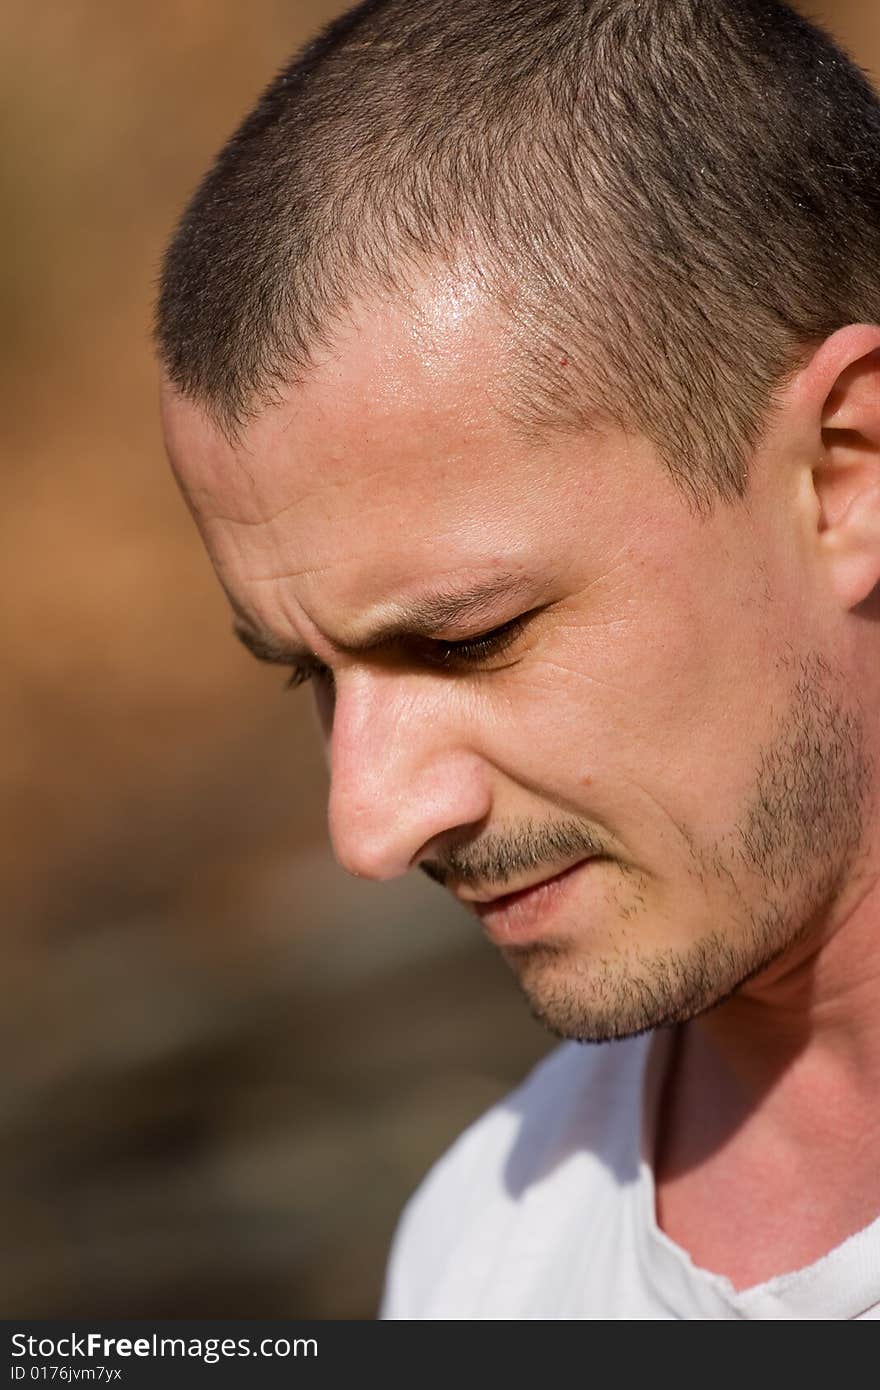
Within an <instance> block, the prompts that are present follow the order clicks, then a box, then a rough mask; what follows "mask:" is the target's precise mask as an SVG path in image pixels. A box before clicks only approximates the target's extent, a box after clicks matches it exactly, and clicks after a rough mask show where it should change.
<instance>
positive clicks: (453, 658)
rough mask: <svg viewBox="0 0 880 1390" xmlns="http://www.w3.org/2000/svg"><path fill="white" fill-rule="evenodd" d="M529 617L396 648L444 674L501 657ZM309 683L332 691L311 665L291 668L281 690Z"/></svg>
mask: <svg viewBox="0 0 880 1390" xmlns="http://www.w3.org/2000/svg"><path fill="white" fill-rule="evenodd" d="M529 616H530V615H529V614H528V613H525V614H523V615H522V616H521V617H518V618H511V620H510V622H507V623H502V624H501V626H500V627H495V628H492V630H491V631H490V632H484V633H482V634H481V635H480V636H479V637H468V638H465V639H464V640H462V641H461V642H440V641H435V640H433V639H429V638H420V639H417V640H416V641H415V642H411V643H401V644H400V645H401V648H402V649H403V650H404V651H405V652H408V655H409V656H410V659H411V660H412V661H413V662H415V663H418V662H420V663H422V664H423V665H425V666H432V667H439V668H440V669H445V670H451V669H455V668H456V667H459V668H466V667H468V666H477V665H479V663H480V662H482V661H488V660H490V659H491V658H492V657H496V656H501V655H502V654H503V653H504V652H506V651H507V649H508V648H509V647H511V646H512V645H513V643H514V642H515V641H516V639H517V638H518V637H519V635H520V633H521V632H522V630H523V628H524V627H525V625H526V622H527V621H528V618H529ZM310 680H315V681H317V682H320V683H322V684H327V685H329V686H330V688H331V689H332V688H333V684H334V681H333V672H332V671H331V670H330V667H329V666H325V665H324V664H323V662H320V661H314V662H309V663H308V664H304V665H300V666H294V667H292V668H291V671H290V675H289V676H288V678H287V680H286V681H285V683H284V685H285V689H287V690H296V689H297V688H298V687H299V686H301V685H304V684H305V683H306V681H310Z"/></svg>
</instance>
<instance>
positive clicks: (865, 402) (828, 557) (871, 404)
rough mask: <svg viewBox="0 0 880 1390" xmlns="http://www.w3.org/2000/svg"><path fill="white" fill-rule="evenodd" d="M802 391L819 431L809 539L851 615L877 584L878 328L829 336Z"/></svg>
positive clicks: (879, 528) (879, 539)
mask: <svg viewBox="0 0 880 1390" xmlns="http://www.w3.org/2000/svg"><path fill="white" fill-rule="evenodd" d="M801 386H802V387H804V388H805V389H806V392H807V395H808V397H810V398H812V404H813V409H814V410H816V409H817V411H818V420H819V425H820V430H821V445H822V451H821V455H820V458H819V461H818V462H817V463H816V464H815V465H814V467H813V470H812V475H813V490H814V493H815V499H816V502H817V504H818V521H817V525H816V535H815V539H816V541H817V543H818V545H819V547H820V556H821V559H822V562H823V564H824V566H825V568H826V576H827V579H828V582H829V584H830V586H831V588H832V590H833V592H834V594H835V595H836V597H837V599H838V601H839V603H840V604H841V605H842V606H844V607H846V608H854V607H855V606H856V604H858V603H861V602H862V600H863V599H865V598H867V597H868V595H869V594H870V593H871V592H872V591H873V589H874V588H875V586H876V585H877V584H878V583H880V326H878V327H874V326H871V325H867V324H851V325H850V326H849V327H847V328H842V329H840V330H839V331H838V332H837V333H834V334H832V336H831V337H830V338H828V339H826V341H825V342H824V343H823V344H822V346H821V347H820V348H819V349H818V351H817V352H816V354H815V356H814V357H813V359H812V361H811V362H810V364H809V365H808V367H807V368H806V369H805V372H804V377H803V379H802V382H801ZM814 418H815V415H814Z"/></svg>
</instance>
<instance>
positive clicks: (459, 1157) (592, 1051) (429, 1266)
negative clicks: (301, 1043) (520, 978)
mask: <svg viewBox="0 0 880 1390" xmlns="http://www.w3.org/2000/svg"><path fill="white" fill-rule="evenodd" d="M673 1036H674V1035H673V1033H671V1032H670V1031H667V1030H663V1031H661V1032H658V1033H655V1034H654V1035H649V1036H643V1037H639V1038H632V1039H629V1040H627V1041H625V1042H613V1043H604V1044H601V1045H595V1044H587V1045H581V1044H578V1043H564V1044H563V1045H562V1046H561V1047H559V1048H557V1049H556V1050H555V1051H554V1052H552V1053H551V1054H550V1056H549V1057H548V1058H546V1059H545V1060H544V1061H543V1062H541V1063H540V1064H539V1065H538V1066H537V1067H536V1068H535V1069H534V1071H532V1072H531V1074H530V1075H529V1076H528V1077H527V1078H526V1080H525V1081H524V1082H523V1083H522V1085H521V1086H520V1087H519V1088H518V1089H517V1090H515V1091H513V1092H512V1093H511V1094H510V1095H509V1096H507V1097H506V1098H505V1099H504V1100H503V1101H501V1102H500V1103H499V1104H497V1105H495V1106H493V1107H492V1109H491V1110H489V1111H488V1112H487V1113H486V1114H485V1115H483V1116H482V1118H481V1119H479V1120H478V1121H477V1122H476V1123H475V1124H473V1125H471V1127H470V1128H469V1129H467V1130H466V1131H465V1132H464V1134H462V1135H461V1137H460V1138H459V1139H458V1140H457V1141H456V1143H455V1144H454V1145H453V1146H452V1148H451V1149H450V1150H449V1151H448V1152H447V1153H446V1154H445V1155H444V1156H443V1158H441V1159H440V1161H439V1162H438V1163H436V1164H435V1165H434V1167H433V1168H432V1169H431V1171H430V1173H429V1174H428V1176H427V1178H426V1179H425V1180H424V1182H423V1183H422V1185H421V1186H420V1187H419V1189H418V1190H417V1192H416V1193H415V1195H414V1196H413V1197H412V1198H411V1199H410V1201H409V1203H408V1204H407V1206H406V1208H405V1210H404V1212H403V1215H402V1217H401V1220H400V1224H399V1225H398V1228H397V1232H396V1234H395V1237H394V1243H393V1246H392V1250H391V1258H390V1262H389V1266H388V1272H387V1277H386V1284H385V1294H384V1298H383V1302H382V1308H381V1310H380V1317H382V1318H390V1319H398V1318H407V1319H409V1318H448V1319H466V1318H475V1319H483V1318H488V1319H493V1318H504V1319H532V1318H541V1319H543V1318H627V1319H628V1318H634V1319H648V1318H797V1319H812V1318H820V1319H836V1318H873V1319H877V1320H880V1218H878V1219H877V1220H876V1221H874V1222H872V1224H871V1225H870V1226H867V1227H865V1229H864V1230H862V1231H859V1232H858V1233H857V1234H856V1235H853V1236H850V1237H849V1239H848V1240H845V1241H844V1242H843V1243H842V1244H841V1245H838V1246H837V1247H836V1248H835V1249H834V1250H832V1251H831V1252H830V1253H829V1254H827V1255H825V1256H823V1258H822V1259H820V1260H817V1261H816V1263H815V1264H812V1265H809V1266H807V1267H806V1268H804V1269H799V1270H796V1271H794V1272H793V1273H790V1274H784V1275H780V1276H779V1277H778V1278H774V1279H770V1280H768V1281H767V1282H766V1283H763V1284H758V1285H755V1286H754V1287H752V1288H749V1289H744V1290H741V1291H739V1292H737V1290H736V1289H735V1288H734V1287H733V1285H732V1284H731V1282H730V1281H729V1280H728V1279H726V1278H724V1277H723V1276H722V1275H718V1274H712V1273H710V1272H709V1271H708V1270H705V1269H701V1268H699V1267H698V1266H696V1265H695V1264H694V1263H693V1262H692V1261H691V1259H690V1257H689V1255H688V1254H687V1253H686V1251H684V1250H683V1249H682V1248H681V1247H680V1246H678V1245H676V1244H675V1243H674V1242H673V1241H672V1240H670V1239H669V1238H668V1237H667V1236H666V1235H664V1234H663V1232H662V1231H661V1230H660V1229H659V1228H658V1226H657V1222H656V1219H655V1202H654V1179H653V1172H652V1164H651V1159H652V1155H653V1148H654V1130H655V1112H656V1102H657V1098H658V1096H659V1093H660V1087H661V1084H662V1079H663V1070H664V1068H665V1066H666V1063H667V1060H668V1057H669V1054H670V1050H671V1047H670V1045H671V1042H672V1039H673Z"/></svg>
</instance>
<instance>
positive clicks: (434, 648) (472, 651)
mask: <svg viewBox="0 0 880 1390" xmlns="http://www.w3.org/2000/svg"><path fill="white" fill-rule="evenodd" d="M528 617H529V615H528V614H527V613H523V614H522V615H521V616H520V617H518V618H511V619H510V622H508V623H502V625H501V626H500V627H493V628H492V630H491V631H490V632H484V633H481V634H480V636H479V637H467V638H465V639H464V640H463V641H461V642H438V641H430V642H426V643H425V645H424V648H423V649H422V650H421V651H420V655H421V656H422V658H423V660H425V661H426V662H427V663H428V664H429V665H431V666H454V665H458V664H461V665H464V666H467V665H476V664H477V663H478V662H480V661H485V660H487V658H489V657H493V656H500V655H501V654H502V652H505V651H507V649H508V647H511V646H512V645H513V643H514V642H515V641H516V639H517V637H518V636H519V635H520V633H521V632H522V630H523V628H524V627H525V625H526V621H527V619H528Z"/></svg>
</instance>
